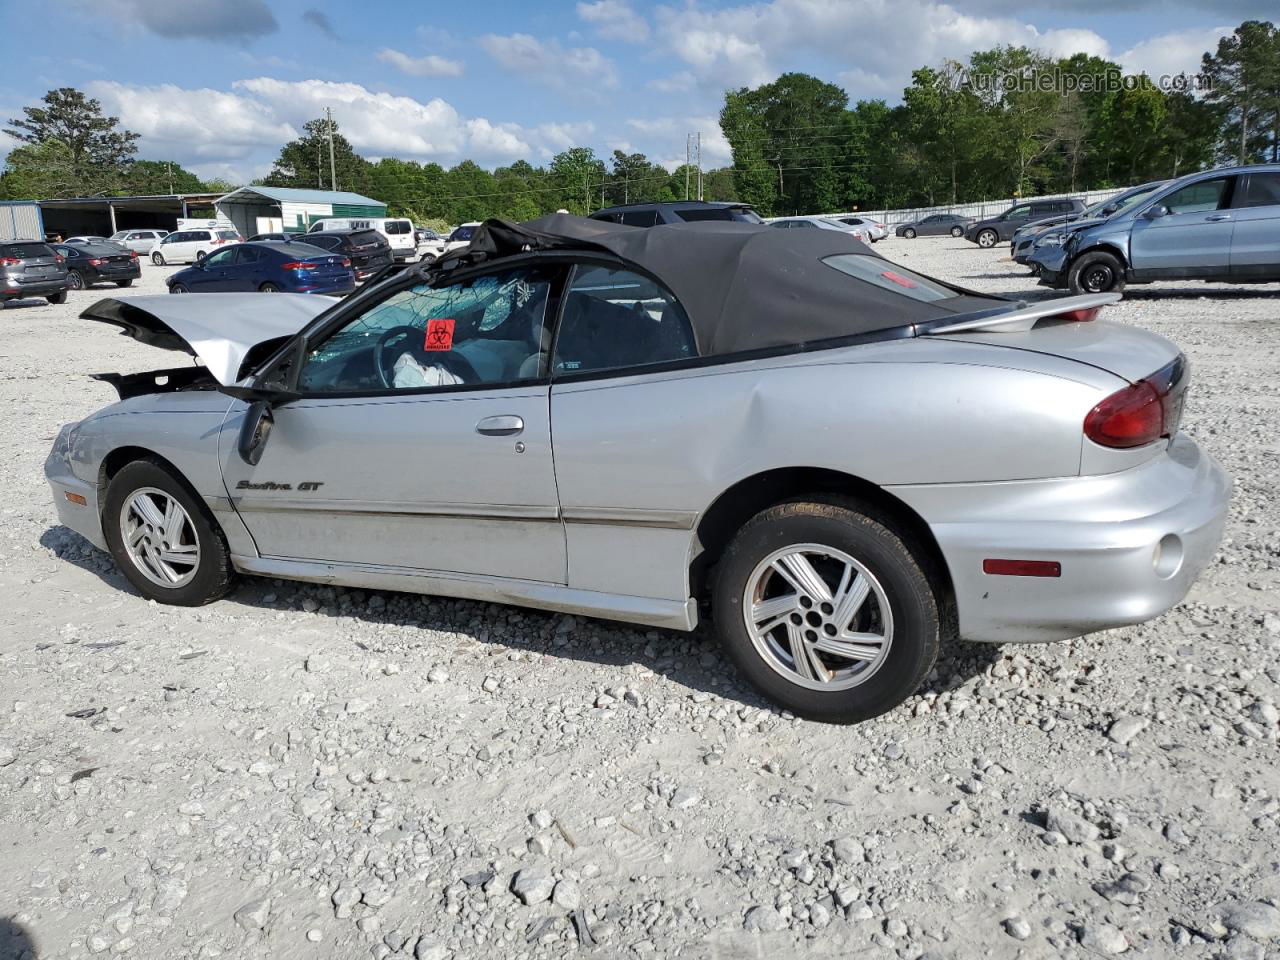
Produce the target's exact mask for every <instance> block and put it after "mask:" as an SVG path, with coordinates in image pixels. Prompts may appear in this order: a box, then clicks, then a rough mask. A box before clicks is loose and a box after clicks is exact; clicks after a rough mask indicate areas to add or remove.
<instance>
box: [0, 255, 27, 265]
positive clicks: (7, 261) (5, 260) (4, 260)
mask: <svg viewBox="0 0 1280 960" xmlns="http://www.w3.org/2000/svg"><path fill="white" fill-rule="evenodd" d="M21 262H22V261H21V260H19V259H18V258H17V257H0V267H16V266H17V265H18V264H20V263H21Z"/></svg>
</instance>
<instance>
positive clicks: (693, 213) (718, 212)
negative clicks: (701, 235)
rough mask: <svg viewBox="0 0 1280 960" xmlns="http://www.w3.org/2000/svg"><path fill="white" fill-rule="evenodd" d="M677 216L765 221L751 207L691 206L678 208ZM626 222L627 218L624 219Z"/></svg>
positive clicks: (686, 218) (695, 218)
mask: <svg viewBox="0 0 1280 960" xmlns="http://www.w3.org/2000/svg"><path fill="white" fill-rule="evenodd" d="M676 216H677V217H679V218H680V219H681V220H687V221H689V222H690V223H696V222H697V221H699V220H732V221H735V222H737V223H764V221H763V220H761V219H760V215H759V214H758V213H756V212H755V211H754V210H752V209H751V208H750V207H711V208H707V207H690V208H687V209H684V210H682V209H680V208H679V207H677V208H676ZM623 222H624V223H625V222H626V221H625V220H624V221H623Z"/></svg>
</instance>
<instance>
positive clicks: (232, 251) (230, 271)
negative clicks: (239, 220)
mask: <svg viewBox="0 0 1280 960" xmlns="http://www.w3.org/2000/svg"><path fill="white" fill-rule="evenodd" d="M165 283H166V284H168V286H169V292H170V293H229V292H253V291H255V290H256V291H259V292H261V293H327V294H344V293H350V292H351V291H352V290H354V289H355V288H356V275H355V271H354V270H352V268H351V259H350V258H349V257H345V256H343V255H342V254H336V253H331V252H329V251H328V250H321V249H320V248H319V247H313V246H311V245H310V244H308V243H300V242H295V241H288V242H286V243H279V242H275V241H267V242H263V243H238V244H236V245H234V246H230V247H224V248H223V249H221V250H219V251H218V252H217V253H214V254H210V255H209V256H207V257H205V258H204V259H203V260H201V261H200V262H199V263H196V264H194V265H192V266H190V267H187V268H186V269H185V270H179V271H178V272H177V273H175V274H173V275H172V276H170V277H169V278H168V279H166V280H165Z"/></svg>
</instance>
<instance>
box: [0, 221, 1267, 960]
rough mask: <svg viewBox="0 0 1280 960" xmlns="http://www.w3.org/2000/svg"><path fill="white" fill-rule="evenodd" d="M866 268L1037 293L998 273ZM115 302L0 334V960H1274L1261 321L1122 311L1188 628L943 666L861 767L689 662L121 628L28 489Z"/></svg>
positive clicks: (1165, 292) (1194, 291)
mask: <svg viewBox="0 0 1280 960" xmlns="http://www.w3.org/2000/svg"><path fill="white" fill-rule="evenodd" d="M878 249H880V250H883V252H884V253H885V254H886V255H888V256H890V257H891V258H894V259H900V260H901V261H902V262H903V263H904V264H906V265H910V266H913V267H916V268H918V269H920V270H922V271H924V272H926V273H933V274H936V275H938V276H942V277H947V278H951V279H954V280H957V281H959V282H961V283H964V284H967V285H970V286H972V287H975V288H978V289H982V290H994V291H1000V292H1014V291H1026V292H1028V293H1030V294H1031V295H1034V296H1041V295H1042V293H1043V291H1040V290H1038V289H1037V288H1036V287H1034V285H1033V284H1032V283H1031V282H1030V280H1029V278H1028V277H1027V275H1026V274H1025V272H1023V271H1022V269H1021V268H1019V267H1015V266H1014V265H1012V264H1011V263H1009V262H1008V261H1007V260H1005V259H1003V258H1004V257H1006V256H1007V248H1001V249H999V250H996V251H983V250H979V249H978V248H976V247H973V246H971V245H969V244H967V243H965V242H964V241H956V240H951V239H949V238H947V239H940V240H916V241H906V240H898V239H890V240H888V241H885V242H884V243H883V244H881V245H880V247H878ZM143 269H144V277H143V280H142V282H141V284H140V289H139V291H138V292H151V291H157V292H158V291H160V290H162V289H163V287H162V286H161V285H160V278H161V277H162V276H163V275H164V273H165V272H166V271H165V270H164V269H161V268H155V267H152V266H150V265H149V264H148V265H146V266H144V268H143ZM111 292H112V291H111V290H110V288H102V289H101V290H100V291H93V292H84V293H78V294H73V295H72V297H71V302H70V303H68V304H67V305H66V306H63V307H54V306H45V305H44V304H43V302H40V303H39V305H36V304H35V303H32V304H29V305H9V306H8V307H6V308H5V309H3V310H2V311H0V324H3V330H4V334H5V342H4V344H3V346H0V402H2V404H3V406H2V407H0V409H3V410H4V411H5V413H4V418H5V420H4V430H3V432H2V433H0V451H2V453H0V515H2V516H3V524H2V525H0V590H2V594H0V595H2V596H3V599H4V602H3V604H0V850H3V855H4V858H5V866H4V868H3V869H0V956H5V957H7V956H19V957H22V956H27V955H31V956H38V957H41V958H54V957H82V956H85V955H87V954H100V955H110V954H130V955H133V956H139V957H157V958H161V957H163V958H166V960H180V958H188V957H216V956H236V957H273V958H293V957H343V958H346V957H364V956H373V957H375V958H380V957H385V956H391V955H395V956H397V957H401V956H412V957H416V958H417V960H422V958H436V960H440V958H449V957H475V956H485V957H492V956H501V957H557V958H558V957H563V956H565V955H569V954H573V955H579V954H581V955H583V956H600V957H624V956H626V957H630V956H636V957H666V956H684V957H695V958H704V957H735V958H736V957H761V958H763V957H770V958H773V957H790V956H797V955H804V956H811V957H837V956H839V957H846V956H850V955H857V956H859V957H873V958H874V957H885V958H888V957H895V956H896V957H901V958H908V960H915V958H920V957H929V958H934V960H939V958H969V957H977V956H985V957H997V958H1002V957H1026V958H1035V957H1093V956H1096V955H1099V954H1102V955H1106V954H1117V953H1125V952H1126V951H1127V952H1128V953H1129V954H1131V955H1139V956H1148V957H1188V958H1200V957H1206V958H1207V957H1228V958H1254V957H1259V958H1260V957H1267V956H1269V957H1277V956H1280V908H1278V905H1280V862H1278V861H1280V853H1278V851H1280V774H1278V773H1277V729H1278V728H1277V709H1276V701H1277V699H1280V689H1278V687H1280V599H1278V598H1280V589H1278V588H1280V538H1278V537H1277V527H1278V526H1280V506H1278V505H1277V504H1278V501H1277V499H1276V497H1275V490H1276V488H1277V485H1278V484H1280V446H1278V443H1280V437H1278V433H1280V431H1278V430H1277V425H1278V424H1280V416H1278V413H1280V410H1278V407H1280V398H1278V397H1277V393H1276V389H1275V375H1276V371H1277V370H1278V369H1280V285H1271V286H1268V287H1254V288H1245V289H1242V290H1233V289H1228V288H1223V287H1217V286H1208V285H1204V284H1169V285H1166V286H1162V287H1155V288H1145V289H1143V288H1140V289H1138V290H1135V291H1134V292H1133V293H1132V294H1131V295H1130V296H1128V297H1126V299H1125V301H1124V303H1123V304H1121V305H1120V306H1119V307H1117V308H1114V309H1112V310H1111V311H1110V313H1109V315H1110V316H1111V317H1113V318H1116V319H1119V320H1122V321H1124V322H1127V323H1135V324H1141V325H1142V326H1145V327H1147V328H1149V329H1152V330H1156V331H1158V332H1160V333H1162V334H1165V335H1167V336H1169V337H1172V338H1173V339H1174V340H1176V341H1177V342H1178V343H1180V344H1181V345H1182V346H1183V348H1184V349H1185V350H1186V352H1187V353H1188V354H1189V356H1190V357H1191V360H1192V363H1193V367H1194V376H1195V381H1194V385H1193V388H1192V395H1191V399H1190V401H1189V405H1188V409H1187V413H1186V417H1185V421H1184V426H1185V429H1186V430H1187V431H1188V432H1190V433H1191V434H1193V435H1194V436H1195V437H1197V438H1198V439H1199V440H1200V441H1201V442H1202V443H1204V444H1205V445H1207V447H1208V448H1209V450H1210V451H1211V452H1212V453H1213V454H1214V455H1215V456H1216V457H1218V458H1219V459H1220V460H1221V461H1222V462H1223V463H1224V465H1225V466H1226V468H1227V469H1228V471H1229V472H1230V473H1231V474H1232V475H1233V477H1234V478H1235V480H1236V484H1237V487H1236V495H1235V500H1234V502H1233V505H1232V510H1231V518H1230V521H1229V524H1228V527H1227V533H1226V538H1225V540H1224V542H1223V545H1222V549H1221V552H1220V553H1219V555H1218V557H1217V558H1216V560H1215V562H1214V563H1213V564H1212V565H1211V566H1210V568H1209V569H1208V570H1207V571H1206V572H1205V574H1204V575H1203V576H1202V578H1201V580H1200V582H1199V583H1198V584H1197V585H1196V586H1195V588H1194V589H1193V590H1192V593H1191V595H1190V596H1189V598H1188V600H1187V602H1186V603H1184V604H1183V605H1182V606H1181V607H1179V608H1178V609H1176V610H1174V611H1172V612H1171V613H1169V614H1167V615H1166V616H1164V617H1162V618H1160V619H1159V620H1156V621H1154V622H1152V623H1149V624H1146V625H1143V626H1139V627H1133V628H1127V629H1121V630H1113V631H1110V632H1108V633H1104V634H1098V635H1094V636H1091V637H1088V638H1084V639H1080V640H1075V641H1072V642H1069V643H1059V644H1052V645H1046V646H1028V647H994V646H985V645H971V644H960V645H957V646H955V647H954V648H952V649H948V650H945V651H944V654H943V659H942V660H941V661H940V662H939V664H938V667H937V670H936V671H935V672H934V674H933V675H931V676H930V678H929V679H928V681H927V683H926V685H925V687H924V689H923V690H921V691H920V693H918V694H917V695H916V696H915V697H913V698H912V699H911V700H910V701H908V702H907V703H906V704H905V705H904V706H902V707H901V708H899V709H898V710H896V711H894V712H893V713H891V714H889V715H888V716H885V717H883V718H881V719H879V720H876V721H874V722H871V723H867V724H863V725H861V726H859V727H855V728H839V727H830V726H823V725H821V724H814V723H808V722H804V721H800V720H796V719H794V718H792V717H790V716H788V715H786V714H783V713H779V712H778V711H776V710H775V709H774V708H772V707H771V706H770V705H769V704H767V703H765V702H763V701H762V700H761V699H760V698H759V697H757V696H756V695H755V694H753V693H752V692H750V691H748V690H747V689H745V688H744V687H743V686H742V685H741V684H740V683H739V682H738V681H737V680H736V679H735V678H734V676H733V674H732V671H731V670H730V668H729V667H728V666H727V665H726V663H725V661H724V660H723V659H722V658H721V656H720V654H719V652H718V651H717V649H716V647H715V645H714V644H713V643H712V642H711V640H710V639H709V638H708V637H706V636H704V635H701V634H699V635H694V636H692V637H690V636H684V635H680V634H674V633H665V632H659V631H644V630H638V629H632V628H628V627H624V626H619V625H615V624H611V623H607V622H603V621H587V620H580V619H575V618H573V617H566V616H559V615H554V614H544V613H538V612H530V611H523V610H518V609H513V608H509V607H502V606H494V605H487V604H480V603H470V602H460V601H451V600H436V599H431V598H425V597H417V596H410V595H404V594H392V593H369V592H365V591H359V590H342V589H333V588H323V587H317V586H304V585H297V584H290V583H282V582H273V581H267V580H256V581H252V582H248V583H245V584H244V585H243V586H242V587H241V588H240V589H239V590H238V591H237V592H236V593H235V594H234V595H233V596H232V597H231V598H230V599H228V600H225V601H222V602H220V603H217V604H215V605H213V606H210V607H205V608H201V609H196V610H187V609H179V608H173V607H162V606H157V605H155V604H153V603H148V602H146V601H144V600H142V599H141V598H140V597H139V596H138V595H137V594H136V593H135V592H134V591H133V590H132V589H131V588H130V587H129V586H128V585H127V583H126V582H125V581H124V579H123V578H122V577H121V576H119V574H117V572H116V571H115V569H114V566H113V564H112V563H111V561H110V559H109V558H108V557H107V556H106V555H104V554H102V553H100V552H98V551H97V550H95V549H93V548H92V547H90V546H89V545H88V544H87V543H85V542H84V541H83V540H81V539H80V538H79V537H77V536H76V535H75V534H72V533H71V532H70V531H68V530H66V529H65V528H62V527H60V526H59V525H58V524H57V520H56V518H55V514H54V511H53V509H52V507H51V505H50V500H49V492H48V489H47V487H46V486H45V483H44V479H43V474H42V469H41V465H42V462H43V460H44V457H45V454H46V452H47V450H48V447H49V444H50V441H51V440H52V438H53V436H54V434H55V432H56V430H57V428H58V426H59V425H60V424H61V423H63V422H65V421H68V420H72V419H78V418H80V417H82V416H84V415H85V414H87V413H89V412H90V411H92V410H94V409H95V408H97V407H100V406H102V405H104V404H106V403H108V402H109V401H110V400H112V399H113V395H112V393H111V391H110V389H109V388H107V387H106V386H104V385H102V384H98V383H95V382H93V381H90V380H88V379H86V374H89V373H93V372H98V371H104V370H142V369H148V368H155V367H156V366H160V365H163V364H164V363H166V362H169V361H171V360H172V358H171V357H169V358H166V357H165V356H164V355H162V354H159V353H157V352H156V351H153V350H151V349H149V348H146V347H143V346H141V345H139V344H136V343H134V342H132V341H129V340H126V339H125V338H122V337H120V336H118V335H116V334H114V333H113V332H112V331H111V330H110V329H109V328H107V327H104V326H101V325H98V324H92V323H87V322H85V321H80V320H77V319H76V318H75V315H76V313H77V312H78V311H79V310H80V309H82V308H83V307H84V305H86V304H87V303H88V302H91V298H92V297H94V296H96V295H102V296H108V295H110V294H111ZM592 944H595V946H592ZM24 950H25V951H27V952H26V953H24ZM6 951H7V952H6Z"/></svg>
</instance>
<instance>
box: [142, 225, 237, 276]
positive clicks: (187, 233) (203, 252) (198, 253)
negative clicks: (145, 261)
mask: <svg viewBox="0 0 1280 960" xmlns="http://www.w3.org/2000/svg"><path fill="white" fill-rule="evenodd" d="M240 242H241V238H240V234H238V233H236V232H235V231H234V230H230V229H228V228H226V227H209V228H201V229H199V230H175V231H174V232H173V233H171V234H169V235H168V236H167V237H165V238H164V239H163V240H161V241H160V243H159V244H157V245H156V248H155V249H154V250H153V251H152V252H151V262H152V263H154V264H155V265H156V266H158V267H162V266H164V265H165V264H166V263H195V262H196V261H197V260H202V259H204V258H205V257H207V256H208V255H209V254H210V253H213V252H214V251H215V250H217V249H218V248H219V247H223V246H226V245H227V244H228V243H240Z"/></svg>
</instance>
